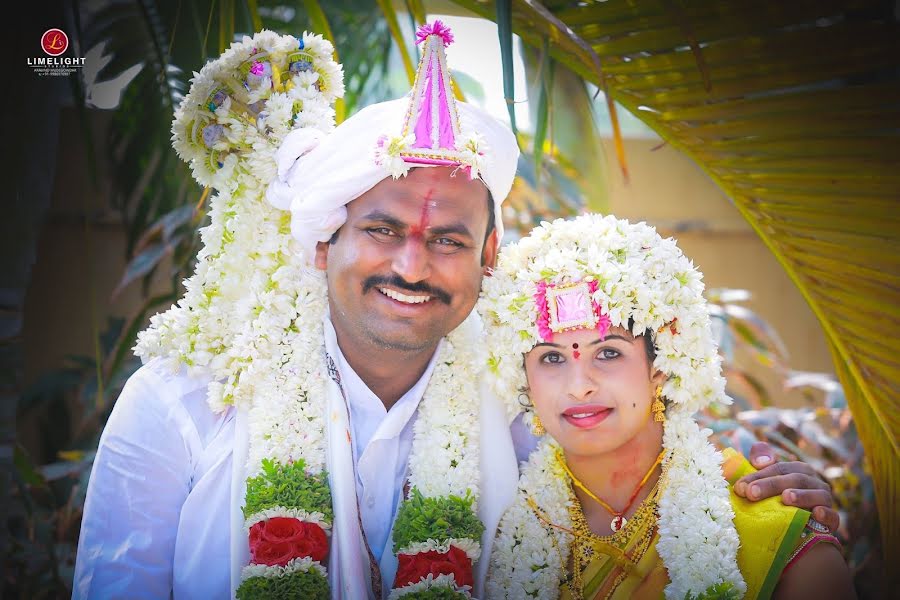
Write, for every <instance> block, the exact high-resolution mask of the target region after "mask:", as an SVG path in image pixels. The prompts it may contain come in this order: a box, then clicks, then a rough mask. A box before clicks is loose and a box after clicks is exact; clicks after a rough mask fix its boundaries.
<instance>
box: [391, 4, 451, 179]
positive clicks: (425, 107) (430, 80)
mask: <svg viewBox="0 0 900 600" xmlns="http://www.w3.org/2000/svg"><path fill="white" fill-rule="evenodd" d="M416 43H418V44H423V43H424V47H423V49H422V50H423V52H422V59H421V60H420V61H419V69H418V71H417V72H416V80H415V83H413V89H412V95H411V98H410V101H409V110H407V112H406V121H405V122H404V123H403V135H404V137H405V136H407V135H410V134H413V135H414V136H415V142H413V144H412V148H410V149H409V150H407V151H406V152H403V153H402V154H401V156H402V157H403V158H404V159H405V160H407V161H409V162H414V163H423V164H437V165H453V164H459V160H455V158H456V157H455V156H454V155H456V154H457V152H456V140H457V138H459V135H460V132H459V116H458V115H457V112H456V99H455V98H454V97H453V94H452V88H451V87H450V73H449V71H448V70H447V57H446V55H445V54H444V48H446V47H447V46H449V45H450V44H452V43H453V34H452V33H451V32H450V28H449V27H447V26H446V25H444V24H443V23H441V22H440V21H435V22H434V23H430V24H427V25H423V26H421V27H419V30H418V31H417V32H416Z"/></svg>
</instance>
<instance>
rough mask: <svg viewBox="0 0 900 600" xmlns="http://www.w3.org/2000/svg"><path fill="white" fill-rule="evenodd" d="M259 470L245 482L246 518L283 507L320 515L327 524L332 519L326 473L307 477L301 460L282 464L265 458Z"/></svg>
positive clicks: (304, 464)
mask: <svg viewBox="0 0 900 600" xmlns="http://www.w3.org/2000/svg"><path fill="white" fill-rule="evenodd" d="M262 469H263V472H262V473H260V474H259V475H257V476H256V477H250V478H249V479H247V499H246V502H245V505H244V509H243V510H244V518H245V519H246V518H250V517H251V516H252V515H254V514H256V513H259V512H262V511H264V510H266V509H270V508H276V507H286V508H299V509H302V510H305V511H309V512H320V513H322V514H323V515H324V517H325V519H326V520H327V521H328V522H329V523H331V522H332V521H333V520H334V511H333V509H332V507H331V490H330V489H329V488H328V474H327V473H326V472H325V471H322V472H320V473H317V474H315V475H310V474H308V473H307V472H306V463H305V461H304V460H303V459H298V460H297V461H295V462H293V463H291V464H288V465H283V464H281V463H279V462H276V461H274V460H271V459H268V458H266V459H263V461H262Z"/></svg>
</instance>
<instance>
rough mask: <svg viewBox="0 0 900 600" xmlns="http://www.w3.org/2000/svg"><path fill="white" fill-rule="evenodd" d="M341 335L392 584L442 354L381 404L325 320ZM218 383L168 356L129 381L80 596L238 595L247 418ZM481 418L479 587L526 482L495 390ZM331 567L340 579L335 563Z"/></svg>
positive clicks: (105, 452) (108, 454)
mask: <svg viewBox="0 0 900 600" xmlns="http://www.w3.org/2000/svg"><path fill="white" fill-rule="evenodd" d="M329 337H330V339H328V338H329ZM332 344H333V345H334V347H333V348H331V347H329V348H328V349H329V351H333V352H334V354H337V356H335V359H336V363H337V366H338V370H339V372H340V374H341V380H342V383H343V387H344V391H345V392H346V393H347V395H348V404H349V407H350V428H351V429H352V432H353V436H354V438H355V440H356V444H355V447H354V456H353V457H352V458H353V463H354V465H355V467H356V477H355V483H356V493H357V498H358V501H359V507H360V513H361V514H360V518H361V520H362V523H363V530H364V531H365V532H366V535H367V537H368V539H369V541H370V545H371V548H372V551H373V553H374V554H375V555H376V559H377V560H378V561H379V566H380V570H381V572H382V578H383V581H384V586H385V590H389V589H390V586H391V584H392V583H393V577H394V574H395V572H396V558H395V557H394V556H393V553H392V551H391V548H390V547H391V542H390V527H391V524H392V523H393V520H394V516H395V515H396V510H397V507H398V504H399V499H400V493H401V491H402V488H403V483H404V481H405V477H406V463H407V459H408V456H409V451H410V447H411V444H412V425H413V423H414V421H415V413H416V408H417V407H418V403H419V401H420V400H421V397H422V394H423V393H424V390H425V387H426V386H427V382H428V379H429V378H430V376H431V372H432V370H433V362H432V363H431V364H429V366H428V368H427V370H426V372H425V374H424V375H423V377H422V378H421V379H420V381H419V382H418V383H416V385H414V386H413V388H411V389H410V390H409V392H407V393H406V394H405V395H404V396H403V397H402V398H401V399H400V400H399V401H398V402H397V403H396V404H395V405H394V406H392V407H391V410H390V411H385V410H384V406H383V405H381V403H380V401H378V402H377V403H378V406H377V407H376V406H375V404H374V402H373V398H374V400H375V401H377V398H376V397H375V396H374V394H372V392H371V391H370V390H368V388H367V387H366V386H365V384H364V383H363V382H362V381H361V380H360V379H359V377H358V376H357V375H356V374H355V373H353V372H352V369H350V367H349V365H347V364H346V361H344V360H343V357H342V356H341V355H340V351H339V350H338V349H337V347H336V346H337V345H336V343H335V341H334V337H333V330H332V329H331V324H330V323H327V322H326V345H327V346H331V345H332ZM208 383H209V380H208V379H204V378H202V377H189V376H187V375H186V374H184V373H179V374H172V373H170V372H168V370H167V369H166V368H165V367H164V365H163V363H162V361H159V360H153V361H150V362H149V363H148V364H147V365H144V366H143V367H141V368H140V369H139V370H138V371H137V372H136V373H135V374H134V375H133V376H132V377H131V378H130V379H129V380H128V383H127V384H126V385H125V387H124V389H123V391H122V394H121V396H120V397H119V400H118V401H117V403H116V406H115V408H114V409H113V412H112V414H111V416H110V419H109V421H108V423H107V425H106V428H105V429H104V432H103V435H102V437H101V439H100V446H99V449H98V451H97V456H96V458H95V460H94V468H93V471H92V473H91V479H90V484H89V486H88V493H87V500H86V502H85V511H84V517H83V519H82V527H81V537H80V540H79V544H78V555H77V562H76V567H75V580H74V587H73V598H169V597H174V598H179V599H180V598H229V597H232V594H233V586H234V585H235V583H236V577H235V573H234V572H232V571H233V570H232V563H236V564H246V563H245V561H246V555H247V551H246V537H245V536H244V537H242V538H238V537H237V536H232V533H231V532H232V523H231V521H232V519H234V518H238V517H239V514H240V511H239V508H240V507H239V506H233V505H234V504H238V501H237V500H236V498H239V497H241V496H242V495H241V494H238V493H237V492H236V490H240V489H241V486H243V483H244V482H243V481H237V480H236V478H235V477H233V464H232V459H233V457H234V456H235V455H237V456H238V457H241V458H240V459H239V460H244V457H245V456H246V448H245V447H242V443H245V442H242V441H241V435H240V431H241V430H242V429H244V426H242V425H241V423H240V422H241V421H242V420H243V419H242V418H241V417H242V415H239V413H238V411H236V410H235V409H234V408H230V409H229V410H227V411H226V412H225V413H223V414H221V415H216V414H214V413H212V412H211V411H210V409H209V407H208V406H207V403H206V387H207V384H208ZM379 408H380V412H379V410H378V409H379ZM481 420H482V436H481V440H482V453H481V467H482V468H481V471H482V481H490V482H491V483H490V485H485V486H483V487H482V496H481V500H480V503H479V517H481V519H482V521H483V522H484V524H485V528H486V531H485V535H484V537H483V538H482V544H483V547H484V554H483V557H482V559H481V560H480V561H479V564H478V565H476V592H480V589H481V587H482V584H483V579H484V575H485V573H486V567H487V562H488V561H487V556H488V553H489V551H490V545H491V543H492V541H493V536H494V532H495V530H496V527H497V524H498V522H499V519H500V516H501V514H502V512H503V510H505V508H506V507H507V506H508V505H509V503H511V502H512V499H513V497H514V494H515V487H516V482H517V480H518V472H517V469H516V457H515V452H514V449H513V443H512V439H511V437H510V435H509V429H508V428H507V426H506V421H505V416H504V412H503V408H502V406H500V404H499V402H497V401H496V400H494V399H493V398H491V397H489V396H487V395H486V396H484V397H483V398H482V406H481ZM517 437H518V436H517ZM525 443H529V442H527V441H526V442H525ZM240 471H241V470H240V469H238V470H237V472H240ZM488 477H489V479H488ZM357 530H358V527H357ZM332 562H333V561H332ZM328 566H329V571H331V572H333V573H334V576H335V577H337V578H340V573H339V572H338V571H336V570H335V569H337V565H335V564H331V563H330V564H329V565H328ZM354 600H355V599H354Z"/></svg>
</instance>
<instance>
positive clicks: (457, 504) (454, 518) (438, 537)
mask: <svg viewBox="0 0 900 600" xmlns="http://www.w3.org/2000/svg"><path fill="white" fill-rule="evenodd" d="M474 502H475V498H473V497H472V495H471V494H469V493H468V492H466V496H465V497H464V498H460V497H459V496H444V497H439V498H426V497H425V496H423V495H422V493H421V492H420V491H419V490H418V489H417V488H412V490H411V491H410V495H409V498H407V500H406V502H404V503H403V504H402V505H401V506H400V510H398V511H397V519H396V520H395V521H394V553H397V552H399V551H400V550H401V549H403V548H406V547H407V546H409V545H410V544H413V543H415V542H422V541H425V540H435V541H438V542H443V541H445V540H448V539H450V538H457V539H460V538H469V539H472V540H476V541H478V540H480V539H481V534H482V533H483V532H484V524H482V522H481V520H480V519H479V518H478V517H477V516H476V515H475V511H474V510H472V505H473V504H474Z"/></svg>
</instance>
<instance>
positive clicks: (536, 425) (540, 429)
mask: <svg viewBox="0 0 900 600" xmlns="http://www.w3.org/2000/svg"><path fill="white" fill-rule="evenodd" d="M531 431H532V432H534V435H536V436H537V437H541V436H542V435H544V434H545V433H547V430H546V429H544V424H543V423H541V418H540V417H539V416H538V414H537V413H536V412H535V413H534V415H533V416H532V417H531Z"/></svg>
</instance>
